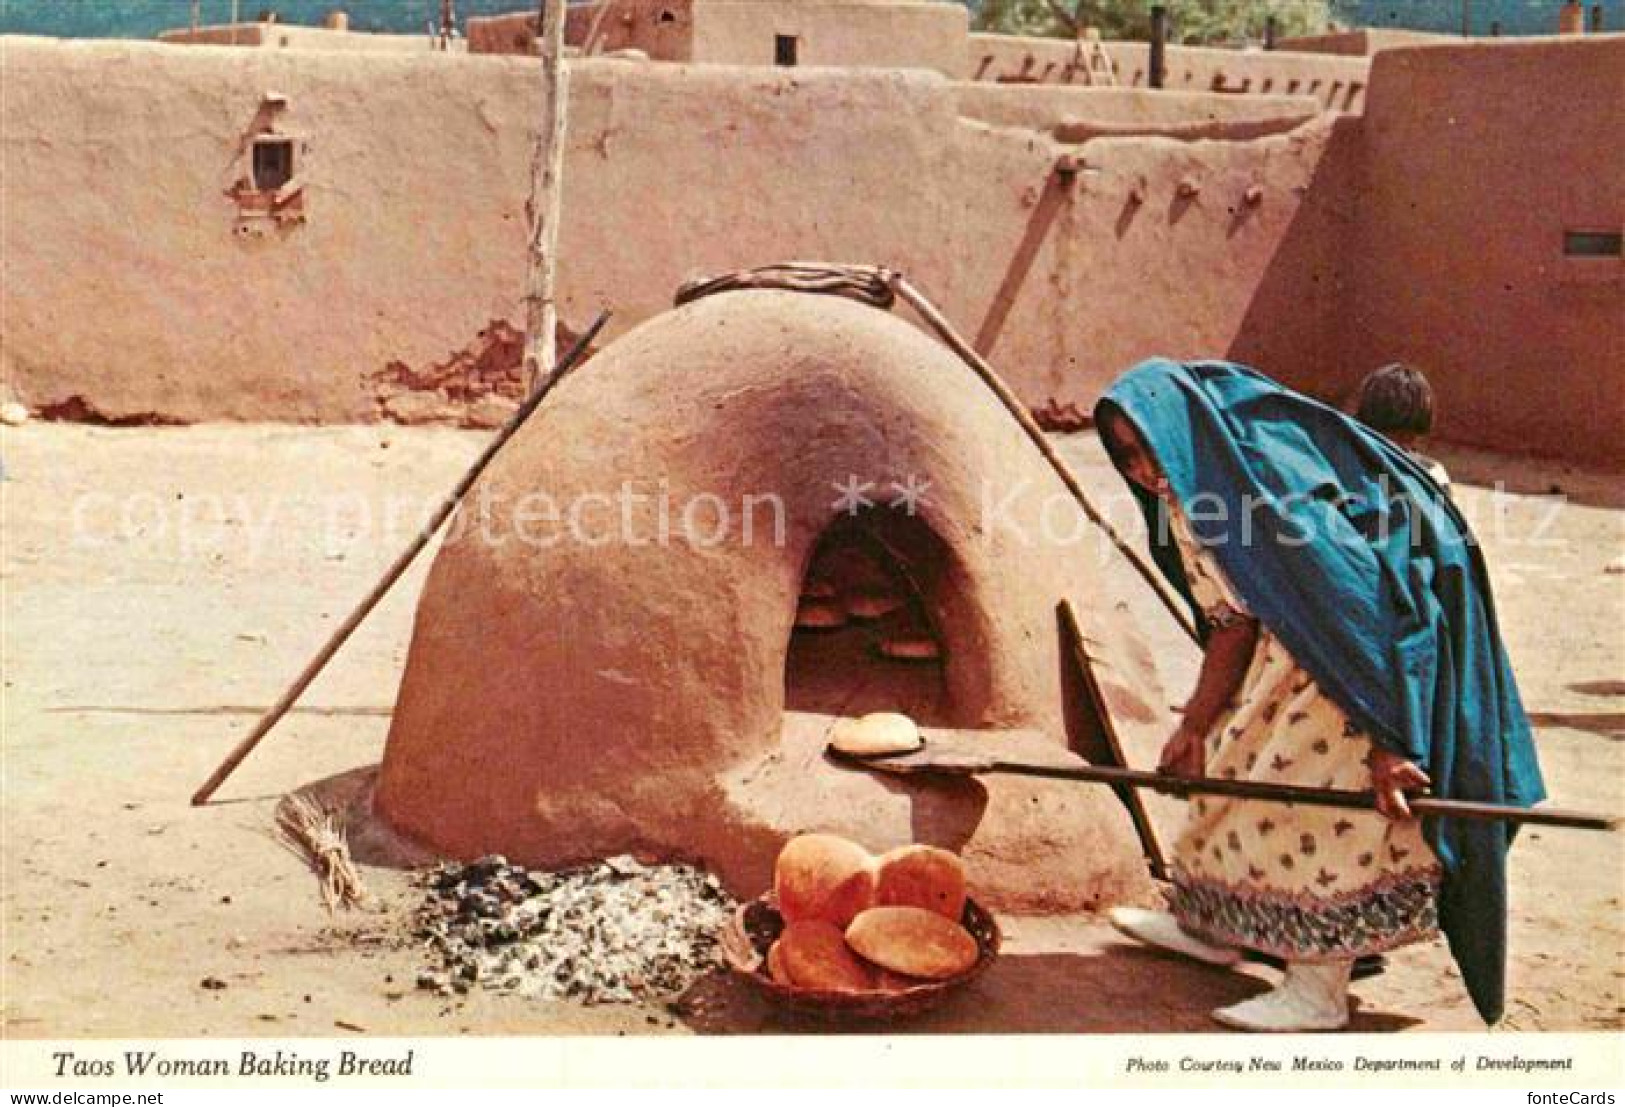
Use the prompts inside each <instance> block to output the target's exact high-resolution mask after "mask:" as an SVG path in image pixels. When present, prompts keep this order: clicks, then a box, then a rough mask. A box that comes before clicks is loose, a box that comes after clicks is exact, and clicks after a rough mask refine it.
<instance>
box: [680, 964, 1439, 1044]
mask: <svg viewBox="0 0 1625 1107" xmlns="http://www.w3.org/2000/svg"><path fill="white" fill-rule="evenodd" d="M1269 979H1273V977H1270V978H1269ZM1268 987H1269V980H1268V979H1266V978H1265V977H1264V976H1254V975H1251V974H1249V973H1246V972H1234V971H1230V970H1225V969H1214V968H1208V967H1206V966H1201V965H1193V964H1190V963H1188V962H1185V961H1182V960H1178V959H1175V958H1171V957H1166V956H1163V955H1161V954H1158V953H1154V952H1151V951H1147V950H1142V949H1139V948H1138V947H1133V946H1111V947H1108V948H1106V949H1104V950H1101V951H1098V952H1089V953H1036V954H1013V955H1010V954H1007V955H1005V956H1003V957H1001V958H1000V959H999V961H998V963H997V964H995V965H993V967H992V968H990V969H988V971H987V972H986V973H985V974H984V975H983V976H981V977H980V978H978V979H977V980H976V982H975V983H973V984H971V985H969V986H968V987H966V988H965V990H964V991H962V992H959V993H956V994H955V995H953V996H952V997H951V998H949V999H948V1000H946V1001H945V1002H944V1003H943V1005H942V1006H941V1007H938V1008H937V1009H935V1010H933V1011H930V1012H927V1013H925V1014H923V1015H919V1016H915V1017H913V1018H910V1019H907V1020H905V1021H899V1022H881V1021H871V1022H865V1023H850V1022H846V1023H838V1024H831V1023H825V1022H820V1021H818V1020H816V1019H813V1018H810V1017H808V1016H804V1015H798V1014H793V1013H789V1012H785V1011H783V1010H781V1009H779V1008H776V1007H774V1006H772V1005H771V1004H770V1003H769V1001H768V1000H766V999H765V998H764V996H763V994H762V993H761V992H759V991H757V990H756V989H755V988H754V987H752V986H751V985H750V984H749V983H748V982H747V981H745V980H742V979H740V978H739V977H737V976H732V975H728V976H723V975H717V976H711V977H707V978H706V979H704V980H702V981H700V982H699V983H697V984H696V985H695V986H694V987H693V988H691V989H690V990H689V991H688V993H687V994H685V995H684V996H683V998H682V1000H681V1001H679V1003H678V1004H677V1005H676V1013H677V1014H678V1017H679V1018H681V1019H682V1021H683V1022H684V1023H685V1024H686V1025H687V1026H688V1027H689V1028H690V1029H692V1030H694V1031H695V1032H697V1033H701V1034H990V1033H998V1034H1145V1033H1152V1034H1171V1033H1215V1032H1217V1033H1224V1032H1225V1031H1224V1029H1223V1028H1222V1027H1220V1026H1219V1025H1218V1024H1217V1023H1215V1022H1214V1021H1213V1020H1212V1018H1210V1017H1209V1012H1210V1011H1211V1010H1213V1008H1215V1007H1223V1006H1225V1005H1227V1004H1231V1003H1237V1002H1239V1001H1241V1000H1244V999H1247V998H1249V997H1251V996H1254V995H1257V994H1259V993H1260V992H1262V991H1264V990H1265V989H1266V988H1268ZM1418 1022H1419V1020H1417V1019H1413V1018H1409V1017H1406V1016H1403V1015H1395V1014H1389V1013H1386V1012H1381V1011H1367V1010H1359V1009H1357V1010H1356V1012H1355V1016H1354V1021H1353V1023H1352V1025H1351V1026H1350V1029H1351V1030H1354V1031H1359V1032H1365V1033H1379V1032H1386V1031H1394V1030H1403V1029H1405V1028H1407V1027H1410V1026H1415V1025H1416V1024H1417V1023H1418Z"/></svg>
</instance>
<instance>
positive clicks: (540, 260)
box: [525, 0, 569, 388]
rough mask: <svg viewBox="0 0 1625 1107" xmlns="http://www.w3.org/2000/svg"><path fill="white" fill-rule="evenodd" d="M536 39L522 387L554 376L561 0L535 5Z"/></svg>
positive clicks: (562, 96) (563, 87)
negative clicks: (538, 63) (538, 68)
mask: <svg viewBox="0 0 1625 1107" xmlns="http://www.w3.org/2000/svg"><path fill="white" fill-rule="evenodd" d="M536 18H537V28H536V29H537V34H538V37H539V39H540V44H541V54H542V88H541V99H540V101H539V102H538V108H537V112H536V146H535V149H534V150H533V151H532V154H531V161H530V201H529V203H528V205H527V207H528V209H529V210H528V212H527V214H528V215H529V216H530V250H529V253H528V258H527V261H528V272H527V274H526V278H525V380H526V381H527V382H528V383H527V387H530V388H534V387H535V386H536V382H537V381H539V380H542V379H544V378H545V377H547V376H548V374H550V373H551V372H552V371H553V333H554V331H555V329H556V326H557V323H558V304H557V301H556V300H555V289H554V282H555V273H556V271H557V268H558V247H559V208H560V205H559V201H560V199H561V196H560V188H561V185H562V183H563V178H564V130H565V117H566V107H567V104H566V100H567V97H568V95H569V86H568V83H567V82H566V80H565V72H564V0H539V7H538V10H537V15H536Z"/></svg>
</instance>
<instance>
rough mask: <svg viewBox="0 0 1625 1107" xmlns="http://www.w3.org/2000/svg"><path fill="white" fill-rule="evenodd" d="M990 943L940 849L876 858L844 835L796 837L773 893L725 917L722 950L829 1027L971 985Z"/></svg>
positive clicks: (995, 944)
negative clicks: (838, 1021)
mask: <svg viewBox="0 0 1625 1107" xmlns="http://www.w3.org/2000/svg"><path fill="white" fill-rule="evenodd" d="M999 942H1000V935H999V928H998V924H997V923H995V922H994V921H993V916H992V915H991V914H989V913H988V912H987V911H986V910H984V909H983V908H982V907H981V906H980V905H978V904H977V903H976V902H975V901H973V900H972V899H970V897H969V896H968V895H967V894H966V890H965V871H964V867H963V865H962V864H961V863H960V860H959V858H958V857H956V856H955V855H954V854H952V853H950V852H949V851H947V850H943V849H937V848H935V847H932V846H903V847H901V848H899V849H894V850H892V851H890V852H889V853H885V854H881V855H880V856H878V857H876V856H873V855H871V854H870V853H869V851H868V850H866V849H864V848H863V847H862V846H860V845H858V844H857V843H855V842H851V841H848V840H847V839H845V838H839V837H836V836H835V835H832V834H803V835H800V836H799V837H796V838H793V839H791V840H790V842H789V843H788V844H786V845H785V847H784V849H783V851H782V852H781V853H780V854H779V858H778V862H777V864H776V865H775V867H774V877H773V890H772V891H771V892H769V893H767V894H766V895H763V896H761V897H760V898H758V899H756V900H753V901H751V902H749V903H746V904H744V905H742V906H741V907H740V908H739V909H738V910H737V911H736V912H735V913H734V915H733V918H732V919H731V920H730V922H729V925H728V926H727V928H726V929H725V931H724V933H723V936H722V952H723V957H724V959H725V960H726V961H727V963H728V966H729V968H731V969H732V970H733V971H734V972H735V973H737V974H738V975H740V976H741V977H743V978H744V979H746V980H747V981H748V982H749V983H750V984H751V985H752V986H753V987H755V988H757V989H758V990H760V991H761V992H762V993H763V994H764V995H766V996H767V997H768V999H770V1000H771V1001H773V1002H775V1003H777V1004H779V1005H780V1006H783V1007H787V1008H790V1009H792V1010H795V1011H799V1012H802V1013H805V1014H811V1015H814V1016H816V1017H819V1018H824V1019H831V1020H833V1019H854V1018H855V1019H894V1018H900V1017H904V1016H907V1015H912V1014H918V1013H919V1012H921V1011H925V1010H927V1009H929V1008H931V1007H933V1006H935V1005H936V1004H938V1003H940V1002H941V1001H942V1000H943V999H945V998H947V997H948V996H949V995H951V994H952V993H953V992H954V991H955V990H957V989H959V988H961V987H963V986H964V985H965V984H967V983H969V982H970V981H971V980H974V979H975V978H976V977H977V976H979V975H980V974H981V973H982V972H983V971H985V970H986V969H987V967H988V966H989V965H990V964H992V963H993V960H994V958H996V957H997V956H998V953H999Z"/></svg>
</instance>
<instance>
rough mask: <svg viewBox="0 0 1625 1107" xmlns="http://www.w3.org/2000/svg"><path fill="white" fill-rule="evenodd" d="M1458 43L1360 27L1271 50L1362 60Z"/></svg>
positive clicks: (1420, 33)
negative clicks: (1399, 50)
mask: <svg viewBox="0 0 1625 1107" xmlns="http://www.w3.org/2000/svg"><path fill="white" fill-rule="evenodd" d="M1456 41H1460V39H1459V36H1456V35H1441V34H1436V33H1434V32H1431V31H1406V30H1400V29H1398V28H1393V27H1360V28H1356V29H1355V30H1352V31H1336V32H1333V33H1331V34H1325V35H1298V36H1296V37H1294V38H1283V39H1280V40H1278V41H1277V42H1276V44H1275V48H1276V49H1277V50H1281V51H1287V52H1290V53H1301V54H1340V55H1342V56H1344V57H1357V58H1364V57H1370V56H1371V55H1372V54H1379V53H1381V52H1382V51H1384V50H1394V49H1397V48H1400V47H1404V46H1423V45H1428V44H1432V43H1442V42H1456Z"/></svg>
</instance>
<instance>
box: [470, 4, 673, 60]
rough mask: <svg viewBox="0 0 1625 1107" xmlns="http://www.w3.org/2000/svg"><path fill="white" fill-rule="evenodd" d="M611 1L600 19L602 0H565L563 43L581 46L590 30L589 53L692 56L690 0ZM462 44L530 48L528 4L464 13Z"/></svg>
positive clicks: (506, 50)
mask: <svg viewBox="0 0 1625 1107" xmlns="http://www.w3.org/2000/svg"><path fill="white" fill-rule="evenodd" d="M614 5H615V6H614V7H613V8H612V9H611V10H609V11H607V12H603V18H601V19H600V18H599V15H600V12H601V11H602V9H603V5H602V4H571V5H570V6H569V8H568V9H567V10H566V13H565V19H564V41H565V44H566V45H567V46H574V47H582V46H584V45H585V44H586V42H587V38H588V37H589V36H590V35H592V34H594V33H595V32H596V35H597V37H596V38H595V39H594V41H593V51H594V52H595V53H599V54H606V53H610V52H611V51H615V50H642V51H643V52H644V53H646V54H648V55H649V57H650V58H652V59H654V60H655V61H690V60H692V59H693V57H694V2H693V0H614ZM468 50H469V53H471V54H535V53H536V14H535V12H534V10H533V11H529V12H513V13H511V14H508V15H493V16H487V17H484V18H479V17H475V18H471V19H469V21H468Z"/></svg>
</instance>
